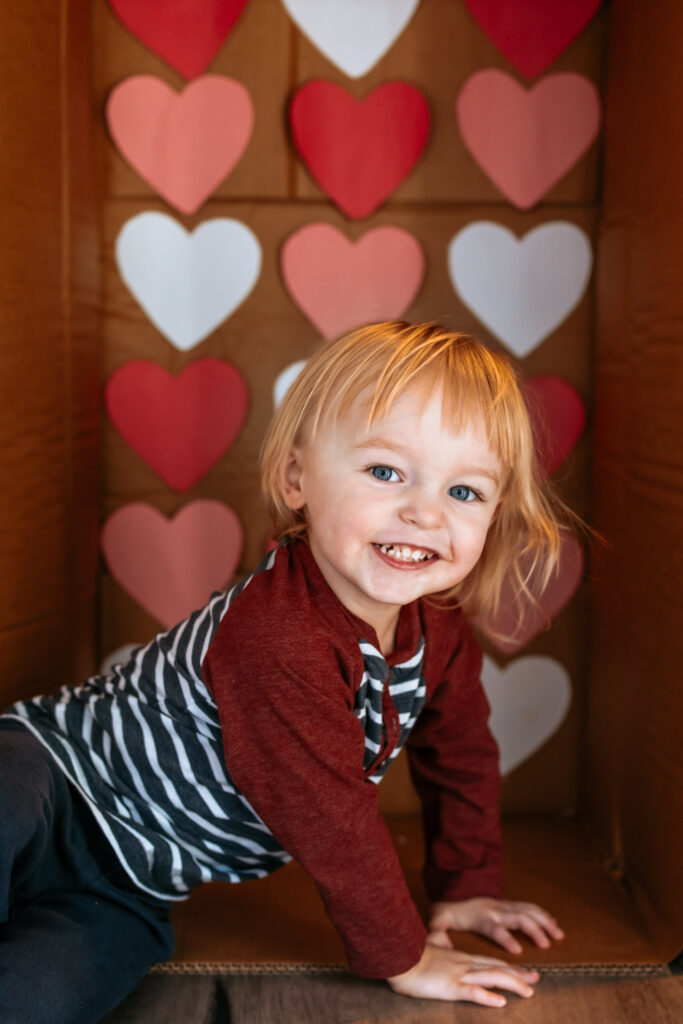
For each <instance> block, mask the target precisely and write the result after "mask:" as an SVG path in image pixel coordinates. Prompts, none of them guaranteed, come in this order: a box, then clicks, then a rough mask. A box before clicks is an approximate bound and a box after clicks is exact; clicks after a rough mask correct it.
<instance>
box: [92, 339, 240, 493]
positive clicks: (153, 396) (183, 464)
mask: <svg viewBox="0 0 683 1024" xmlns="http://www.w3.org/2000/svg"><path fill="white" fill-rule="evenodd" d="M105 402H106V406H107V411H108V413H109V417H110V419H111V421H112V423H113V424H114V426H115V427H116V429H117V430H118V432H119V434H121V436H122V437H123V439H124V440H125V441H127V442H128V444H129V445H130V446H131V448H133V450H134V451H136V452H137V453H138V455H139V456H140V457H141V458H142V459H144V460H145V462H146V463H147V464H148V465H149V466H151V467H152V469H153V470H154V471H155V473H158V474H159V476H160V477H162V478H163V479H164V480H165V481H166V483H167V484H170V486H171V487H174V488H175V489H176V490H177V491H187V490H189V489H190V488H191V487H193V486H194V484H196V483H197V481H198V480H200V479H201V477H203V476H204V474H205V473H208V471H209V470H210V469H211V467H212V466H214V465H215V464H216V463H217V462H218V460H219V459H220V458H221V456H222V455H223V454H224V453H225V452H226V451H227V449H228V448H229V447H230V445H231V444H232V443H233V441H234V440H235V438H236V437H237V435H238V434H239V432H240V430H241V428H242V425H243V423H244V419H245V417H246V414H247V389H246V386H245V383H244V380H243V379H242V376H241V374H240V373H239V371H238V370H236V369H235V367H234V366H231V365H230V363H226V362H223V361H222V360H221V359H198V360H197V361H196V362H194V363H192V364H191V365H190V366H188V367H187V369H185V370H183V371H182V373H180V374H179V375H178V376H177V377H173V376H171V374H170V373H168V372H167V371H166V370H165V369H164V368H163V367H162V366H158V365H157V364H156V363H151V362H148V361H147V360H144V359H140V360H134V361H133V362H130V363H126V364H125V365H124V366H122V367H121V368H120V369H118V370H116V371H115V372H114V373H112V375H111V376H110V377H109V380H108V381H107V386H106V389H105Z"/></svg>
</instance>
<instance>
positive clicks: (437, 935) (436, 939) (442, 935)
mask: <svg viewBox="0 0 683 1024" xmlns="http://www.w3.org/2000/svg"><path fill="white" fill-rule="evenodd" d="M427 942H428V943H429V945H430V946H441V947H443V949H453V943H452V942H451V940H450V938H449V935H448V932H445V931H430V932H429V934H428V935H427Z"/></svg>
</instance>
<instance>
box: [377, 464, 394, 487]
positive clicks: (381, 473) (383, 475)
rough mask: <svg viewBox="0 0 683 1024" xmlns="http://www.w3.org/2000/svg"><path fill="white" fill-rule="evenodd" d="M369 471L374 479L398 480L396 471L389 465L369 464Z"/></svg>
mask: <svg viewBox="0 0 683 1024" xmlns="http://www.w3.org/2000/svg"><path fill="white" fill-rule="evenodd" d="M370 472H371V473H372V475H373V476H374V478H375V480H384V481H391V483H393V482H394V481H395V480H398V473H397V472H396V470H395V469H392V468H391V467H390V466H370Z"/></svg>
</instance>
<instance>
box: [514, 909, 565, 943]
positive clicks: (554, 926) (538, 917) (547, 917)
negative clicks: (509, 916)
mask: <svg viewBox="0 0 683 1024" xmlns="http://www.w3.org/2000/svg"><path fill="white" fill-rule="evenodd" d="M509 908H510V910H512V911H513V912H515V913H518V914H526V915H527V916H528V917H531V918H533V919H534V920H535V921H537V922H538V924H540V926H541V927H542V928H543V929H544V930H545V931H546V932H547V933H548V935H550V936H551V937H552V938H553V939H563V938H564V932H563V931H562V929H561V928H560V926H559V924H558V923H557V921H556V920H555V918H554V917H553V916H552V914H549V913H548V911H547V910H544V909H543V907H539V906H537V905H536V904H535V903H510V904H509Z"/></svg>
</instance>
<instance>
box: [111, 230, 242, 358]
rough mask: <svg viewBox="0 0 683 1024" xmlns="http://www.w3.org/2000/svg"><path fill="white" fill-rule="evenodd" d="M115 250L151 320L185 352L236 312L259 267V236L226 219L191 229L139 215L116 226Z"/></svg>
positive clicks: (128, 282) (124, 276) (126, 279)
mask: <svg viewBox="0 0 683 1024" xmlns="http://www.w3.org/2000/svg"><path fill="white" fill-rule="evenodd" d="M115 255H116V263H117V266H118V268H119V273H120V274H121V277H122V278H123V280H124V281H125V283H126V285H127V286H128V288H129V289H130V290H131V292H132V293H133V295H134V296H135V298H136V299H137V301H138V302H139V303H140V305H141V306H142V308H143V309H144V311H145V313H146V314H147V316H148V317H149V319H150V320H151V321H152V323H153V324H154V326H155V327H156V328H157V329H158V330H159V331H161V333H162V334H163V335H164V337H165V338H167V339H168V340H169V341H170V342H171V344H172V345H175V347H176V348H178V349H180V350H181V351H182V352H187V351H188V350H189V349H191V348H194V346H195V345H197V344H198V343H199V342H200V341H202V340H203V339H204V338H206V337H207V335H209V334H211V332H212V331H214V330H215V329H216V327H218V325H219V324H220V323H222V322H223V321H224V320H226V319H227V317H229V316H230V315H231V313H234V311H235V310H236V309H237V307H238V306H239V305H240V304H241V303H242V302H244V300H245V299H246V297H247V295H248V294H249V292H250V291H251V290H252V288H253V287H254V285H255V284H256V281H257V280H258V276H259V274H260V272H261V246H260V244H259V242H258V239H257V238H256V236H255V235H254V233H253V232H252V231H251V230H250V229H249V228H248V227H247V226H246V225H245V224H242V223H240V221H238V220H231V219H229V218H227V217H217V218H215V219H214V220H206V221H204V222H203V223H202V224H200V225H199V227H197V228H196V229H195V231H194V232H191V233H190V232H188V231H186V230H185V228H184V227H183V226H182V225H181V224H179V223H178V222H177V221H176V220H174V219H173V217H169V216H168V215H167V214H165V213H156V212H153V211H146V212H145V213H140V214H138V215H137V216H136V217H132V218H131V219H130V220H129V221H127V222H126V223H125V224H124V225H123V227H122V228H121V230H120V232H119V234H118V237H117V239H116V253H115Z"/></svg>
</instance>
